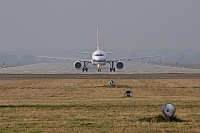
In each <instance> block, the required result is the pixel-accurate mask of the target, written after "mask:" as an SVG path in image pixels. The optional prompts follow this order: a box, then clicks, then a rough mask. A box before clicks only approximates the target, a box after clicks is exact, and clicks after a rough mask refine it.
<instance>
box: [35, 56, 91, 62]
mask: <svg viewBox="0 0 200 133" xmlns="http://www.w3.org/2000/svg"><path fill="white" fill-rule="evenodd" d="M37 57H39V58H47V59H54V60H56V59H58V60H72V61H80V62H91V60H85V59H77V58H63V57H51V56H37Z"/></svg>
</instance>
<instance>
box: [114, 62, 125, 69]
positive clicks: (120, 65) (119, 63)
mask: <svg viewBox="0 0 200 133" xmlns="http://www.w3.org/2000/svg"><path fill="white" fill-rule="evenodd" d="M116 67H117V69H122V68H123V67H124V63H123V62H122V61H118V62H117V63H116Z"/></svg>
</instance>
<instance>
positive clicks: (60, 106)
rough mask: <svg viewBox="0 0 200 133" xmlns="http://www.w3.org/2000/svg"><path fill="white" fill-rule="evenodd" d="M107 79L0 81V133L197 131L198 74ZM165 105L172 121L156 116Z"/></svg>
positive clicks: (199, 117) (199, 124)
mask: <svg viewBox="0 0 200 133" xmlns="http://www.w3.org/2000/svg"><path fill="white" fill-rule="evenodd" d="M109 81H110V80H109V79H8V80H4V79H1V80H0V132H84V133H85V132H102V133H104V132H200V79H199V78H197V79H121V80H120V79H115V82H116V86H115V87H111V86H109ZM127 90H130V91H132V92H133V97H131V98H125V97H124V93H125V91H127ZM165 103H172V104H174V106H175V107H176V114H175V117H176V118H177V121H172V122H169V121H164V120H163V121H162V120H161V121H158V120H157V118H158V117H162V112H161V108H162V106H163V105H164V104H165Z"/></svg>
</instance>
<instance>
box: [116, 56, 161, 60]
mask: <svg viewBox="0 0 200 133" xmlns="http://www.w3.org/2000/svg"><path fill="white" fill-rule="evenodd" d="M158 57H159V58H160V57H161V55H155V56H143V57H132V58H120V59H119V60H128V61H130V60H136V59H141V60H143V59H147V58H158Z"/></svg>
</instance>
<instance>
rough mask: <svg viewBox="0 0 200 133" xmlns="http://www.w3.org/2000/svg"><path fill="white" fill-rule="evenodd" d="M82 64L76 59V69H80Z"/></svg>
mask: <svg viewBox="0 0 200 133" xmlns="http://www.w3.org/2000/svg"><path fill="white" fill-rule="evenodd" d="M81 66H82V64H81V62H80V61H76V62H75V63H74V67H75V68H76V69H80V68H81Z"/></svg>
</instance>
